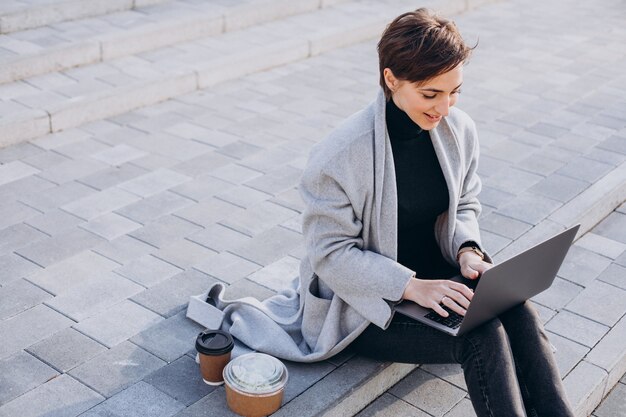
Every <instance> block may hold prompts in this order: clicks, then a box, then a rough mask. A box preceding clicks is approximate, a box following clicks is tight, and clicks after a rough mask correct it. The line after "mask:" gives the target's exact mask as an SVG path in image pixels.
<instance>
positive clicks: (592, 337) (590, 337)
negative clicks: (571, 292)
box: [546, 311, 609, 347]
mask: <svg viewBox="0 0 626 417" xmlns="http://www.w3.org/2000/svg"><path fill="white" fill-rule="evenodd" d="M546 329H547V330H549V331H551V332H554V333H556V334H558V335H560V336H563V337H566V338H568V339H570V340H573V341H576V342H578V343H580V344H582V345H585V346H587V347H593V346H595V344H596V343H598V341H599V340H600V339H602V337H603V336H604V335H605V334H606V333H607V332H608V331H609V327H608V326H605V325H603V324H601V323H596V322H594V321H592V320H589V319H587V318H585V317H582V316H579V315H576V314H573V313H571V312H569V311H560V312H559V313H557V314H556V316H554V318H552V319H551V320H550V321H549V322H548V323H547V324H546Z"/></svg>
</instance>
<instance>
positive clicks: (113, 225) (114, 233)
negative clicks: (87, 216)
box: [80, 213, 142, 240]
mask: <svg viewBox="0 0 626 417" xmlns="http://www.w3.org/2000/svg"><path fill="white" fill-rule="evenodd" d="M80 227H81V228H82V229H85V230H87V231H89V232H91V233H93V234H95V235H98V236H100V237H103V238H104V239H106V240H113V239H115V238H116V237H120V236H124V235H125V234H127V233H129V232H132V231H133V230H137V229H139V228H140V227H142V226H141V224H139V223H135V222H134V221H132V220H129V219H127V218H126V217H122V216H120V215H119V214H115V213H106V214H103V215H101V216H98V217H95V218H93V219H91V220H89V221H88V222H86V223H84V224H82V225H80Z"/></svg>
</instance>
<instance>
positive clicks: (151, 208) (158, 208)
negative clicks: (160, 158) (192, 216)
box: [116, 191, 193, 224]
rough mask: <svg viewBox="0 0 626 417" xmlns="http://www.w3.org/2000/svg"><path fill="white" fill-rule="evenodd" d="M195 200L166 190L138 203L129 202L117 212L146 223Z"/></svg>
mask: <svg viewBox="0 0 626 417" xmlns="http://www.w3.org/2000/svg"><path fill="white" fill-rule="evenodd" d="M191 204H193V201H192V200H190V199H187V198H185V197H183V196H180V195H178V194H174V193H172V192H170V191H164V192H161V193H158V194H155V195H153V196H151V197H148V198H144V199H142V200H140V201H137V202H136V203H133V204H129V205H127V206H124V207H122V208H120V209H118V210H116V212H117V213H119V214H121V215H122V216H124V217H127V218H129V219H131V220H133V221H136V222H138V223H141V224H146V223H148V222H150V221H151V220H155V219H157V218H159V217H161V216H164V215H166V214H170V213H172V212H175V211H177V210H180V209H183V208H185V207H187V206H189V205H191Z"/></svg>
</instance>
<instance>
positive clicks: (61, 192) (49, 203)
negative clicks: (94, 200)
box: [19, 181, 96, 212]
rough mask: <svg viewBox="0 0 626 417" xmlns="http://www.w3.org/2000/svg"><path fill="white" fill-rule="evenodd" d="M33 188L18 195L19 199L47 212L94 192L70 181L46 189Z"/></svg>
mask: <svg viewBox="0 0 626 417" xmlns="http://www.w3.org/2000/svg"><path fill="white" fill-rule="evenodd" d="M40 191H41V190H35V191H33V192H30V193H26V194H24V195H22V196H20V198H19V200H20V201H21V202H23V203H24V204H27V205H29V206H30V207H33V208H35V209H37V210H39V211H41V212H48V211H50V210H52V209H55V208H59V207H61V206H63V205H65V204H67V203H70V202H74V201H75V200H78V199H80V198H83V197H87V196H89V195H92V194H95V193H96V191H94V189H93V188H91V187H88V186H86V185H83V184H80V183H78V182H75V181H72V182H68V183H65V184H61V185H57V186H54V187H51V188H48V189H46V192H40Z"/></svg>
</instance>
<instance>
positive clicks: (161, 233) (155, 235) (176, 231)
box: [130, 215, 202, 248]
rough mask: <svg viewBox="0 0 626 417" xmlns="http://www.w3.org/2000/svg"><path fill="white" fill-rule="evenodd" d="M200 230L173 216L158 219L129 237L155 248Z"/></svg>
mask: <svg viewBox="0 0 626 417" xmlns="http://www.w3.org/2000/svg"><path fill="white" fill-rule="evenodd" d="M200 229H202V227H201V226H198V225H196V224H193V223H191V222H189V221H187V220H184V219H182V218H180V217H176V216H173V215H166V216H163V217H160V218H159V219H158V221H153V222H150V223H147V224H146V225H145V226H144V227H142V228H140V229H137V230H135V231H134V232H132V233H130V236H132V237H134V238H136V239H139V240H141V241H142V242H145V243H148V244H150V245H152V246H154V247H156V248H163V247H165V246H167V245H168V244H169V243H170V242H171V241H172V240H175V239H177V238H183V237H187V236H189V235H191V234H193V233H194V232H197V231H198V230H200Z"/></svg>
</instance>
